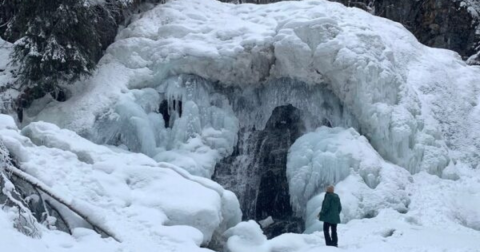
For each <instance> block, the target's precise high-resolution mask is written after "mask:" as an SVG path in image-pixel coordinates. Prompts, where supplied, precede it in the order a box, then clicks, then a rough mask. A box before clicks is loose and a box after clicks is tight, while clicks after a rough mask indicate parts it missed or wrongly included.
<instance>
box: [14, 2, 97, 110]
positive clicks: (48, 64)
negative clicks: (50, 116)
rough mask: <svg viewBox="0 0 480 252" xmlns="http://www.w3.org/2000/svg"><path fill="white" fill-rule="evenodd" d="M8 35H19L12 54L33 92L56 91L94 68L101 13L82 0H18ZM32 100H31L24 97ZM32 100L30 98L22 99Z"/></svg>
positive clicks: (37, 94) (25, 84)
mask: <svg viewBox="0 0 480 252" xmlns="http://www.w3.org/2000/svg"><path fill="white" fill-rule="evenodd" d="M14 2H15V3H16V5H15V6H14V8H15V9H16V10H17V13H16V14H15V15H14V16H13V18H12V20H10V21H9V23H8V27H7V30H6V35H7V37H10V38H12V37H15V36H19V37H20V39H19V40H17V41H16V42H15V44H14V53H13V59H14V62H15V63H17V64H18V75H19V78H18V80H19V81H20V82H21V84H22V86H23V89H24V90H25V89H28V90H29V93H28V94H29V98H30V99H35V98H38V97H41V96H43V95H44V94H45V93H48V92H53V91H55V89H56V88H57V87H58V84H60V83H69V82H72V81H75V80H76V79H78V78H79V77H81V76H82V75H86V74H89V73H90V72H91V71H92V69H94V68H95V64H96V60H97V59H98V58H99V56H100V55H101V48H102V47H101V43H100V36H99V34H98V33H97V32H96V27H95V24H96V23H97V22H98V20H97V19H98V18H97V15H95V12H93V11H92V9H91V8H90V7H89V5H88V3H87V2H85V1H82V0H37V1H34V2H32V1H18V0H17V1H14ZM24 102H25V103H28V102H29V100H28V99H27V100H25V101H24ZM22 105H23V106H28V104H22Z"/></svg>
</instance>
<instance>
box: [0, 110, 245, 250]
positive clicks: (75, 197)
mask: <svg viewBox="0 0 480 252" xmlns="http://www.w3.org/2000/svg"><path fill="white" fill-rule="evenodd" d="M0 119H2V122H3V121H7V122H8V121H11V120H12V119H11V118H8V117H7V116H2V117H1V118H0ZM3 124H4V123H2V125H3ZM0 137H1V139H2V141H3V142H4V143H5V145H6V146H7V148H8V149H9V151H10V153H11V154H12V155H13V156H14V157H15V158H17V160H18V164H19V165H20V167H21V168H22V169H24V170H25V171H26V172H27V173H29V174H30V175H32V176H34V177H36V178H37V179H39V180H40V181H42V182H43V183H44V184H46V185H47V186H48V187H49V188H50V190H52V191H54V192H56V193H58V194H60V195H61V196H62V197H63V198H64V199H67V203H69V204H71V205H73V206H74V207H75V208H77V209H82V211H83V212H87V213H89V214H90V217H89V218H91V219H92V220H95V221H97V222H100V223H104V225H105V226H106V227H107V228H108V230H109V231H110V232H112V233H114V234H115V235H116V236H117V237H119V239H120V240H122V245H121V246H122V248H124V249H125V251H138V250H139V248H140V247H141V248H142V249H147V250H158V249H160V250H162V251H171V250H176V251H207V250H206V249H201V248H199V247H198V246H200V245H201V244H207V243H208V242H209V241H210V240H211V239H212V237H214V236H218V235H219V234H221V233H223V230H226V229H228V228H229V227H231V226H233V225H235V224H237V223H238V222H239V221H240V218H241V212H240V210H239V204H238V200H237V199H236V197H235V196H234V195H233V194H232V193H231V192H228V191H225V190H224V189H223V188H222V187H221V186H219V185H218V184H216V183H215V182H212V181H209V180H204V179H202V178H197V177H195V176H192V175H190V174H188V173H185V172H184V171H183V170H181V169H180V168H177V167H175V166H174V165H172V164H166V163H157V162H156V161H154V160H152V159H150V158H148V157H147V156H145V155H143V154H135V153H128V152H125V151H120V152H117V151H115V150H112V149H110V148H108V147H106V146H99V145H96V144H94V143H92V142H90V141H88V140H86V139H83V138H82V137H80V136H78V135H77V134H76V133H74V132H72V131H69V130H65V129H60V128H58V127H57V126H55V125H52V124H48V123H44V122H37V123H32V124H30V125H28V126H27V127H25V128H23V129H22V131H19V130H18V129H16V128H13V129H12V128H0ZM59 209H60V210H61V212H64V213H65V216H68V218H67V219H68V222H69V224H70V225H71V226H72V227H73V228H75V232H74V237H75V238H76V239H75V240H76V241H74V242H70V243H72V245H70V246H73V247H78V246H92V247H95V246H96V245H88V243H89V242H90V240H93V242H95V243H100V244H104V245H102V246H105V247H106V249H105V250H102V251H116V249H117V248H118V247H119V246H120V245H119V244H117V243H116V242H114V241H113V240H112V239H100V237H96V238H87V237H91V236H92V234H91V233H92V231H88V232H87V231H81V230H83V229H82V228H83V227H85V223H83V222H82V221H81V220H80V219H78V217H76V216H74V215H71V214H69V213H68V210H66V209H64V208H59ZM4 214H5V213H4V212H0V215H1V216H3V215H4ZM133 230H134V231H133ZM52 232H53V231H48V232H47V231H44V233H47V237H43V238H42V241H39V242H38V243H46V244H49V243H50V242H52V241H50V240H49V238H48V236H50V235H51V234H52ZM56 232H59V231H56ZM54 234H56V236H60V237H57V238H56V239H59V240H65V238H62V237H61V236H62V235H59V234H58V233H55V232H54ZM65 236H66V235H65ZM94 236H95V235H94ZM69 239H72V238H69ZM84 240H85V241H84ZM139 246H140V247H139ZM16 251H17V250H16ZM26 251H28V250H26Z"/></svg>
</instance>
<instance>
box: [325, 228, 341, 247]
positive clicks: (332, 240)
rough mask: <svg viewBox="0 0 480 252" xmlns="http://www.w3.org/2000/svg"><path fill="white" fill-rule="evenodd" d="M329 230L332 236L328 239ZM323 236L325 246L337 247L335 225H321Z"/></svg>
mask: <svg viewBox="0 0 480 252" xmlns="http://www.w3.org/2000/svg"><path fill="white" fill-rule="evenodd" d="M330 229H332V236H331V237H330ZM323 234H324V235H325V243H326V244H327V246H335V247H337V246H338V237H337V224H332V223H328V222H324V223H323Z"/></svg>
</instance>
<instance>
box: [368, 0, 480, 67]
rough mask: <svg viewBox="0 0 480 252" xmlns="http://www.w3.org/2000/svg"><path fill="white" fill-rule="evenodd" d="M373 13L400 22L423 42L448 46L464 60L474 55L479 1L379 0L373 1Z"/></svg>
mask: <svg viewBox="0 0 480 252" xmlns="http://www.w3.org/2000/svg"><path fill="white" fill-rule="evenodd" d="M374 2H375V3H374V8H375V14H376V15H378V16H381V17H385V18H388V19H391V20H393V21H397V22H400V23H402V24H403V25H404V26H405V27H406V28H407V29H409V30H410V31H411V32H412V33H413V34H414V35H415V36H416V37H417V39H418V40H419V41H420V42H422V43H423V44H425V45H428V46H432V47H439V48H445V49H450V50H453V51H456V52H458V53H459V54H460V55H461V56H462V57H464V58H465V59H466V58H468V57H469V56H471V55H473V54H475V52H476V51H475V48H476V46H477V44H478V42H479V41H480V34H476V30H477V27H478V19H477V17H476V15H477V12H476V8H478V6H477V5H479V4H480V2H479V1H477V3H475V1H458V0H426V1H410V0H400V1H399V0H381V1H374Z"/></svg>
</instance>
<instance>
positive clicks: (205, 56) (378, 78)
mask: <svg viewBox="0 0 480 252" xmlns="http://www.w3.org/2000/svg"><path fill="white" fill-rule="evenodd" d="M226 24H227V25H226ZM1 43H3V41H1V40H0V44H1ZM4 44H5V43H4ZM6 46H7V47H8V46H10V45H9V44H6ZM7 47H4V48H3V49H2V48H1V47H0V67H2V66H3V67H4V66H5V63H6V62H7V61H6V60H5V54H6V53H5V52H6V51H8V50H10V49H5V48H7ZM8 74H9V73H6V72H4V73H0V85H1V84H2V83H3V82H2V81H8V80H11V76H9V75H8ZM185 74H190V75H195V76H200V77H203V78H205V79H206V80H208V81H210V82H219V83H217V84H219V85H222V86H223V87H225V86H229V87H232V86H234V87H236V88H240V89H247V87H257V86H261V85H262V83H263V82H264V81H265V80H275V79H278V78H289V79H295V80H299V81H303V82H304V83H306V84H307V85H310V86H322V88H325V89H328V90H331V92H333V94H334V95H335V96H336V97H335V99H336V100H338V101H339V102H340V103H341V104H340V105H342V107H345V108H347V109H348V111H349V112H350V113H351V114H352V117H354V119H355V120H356V121H358V124H359V126H358V128H357V130H354V129H331V130H330V129H328V130H327V129H325V128H323V129H322V128H320V129H318V130H317V131H315V132H311V133H309V134H307V135H305V136H304V137H303V138H300V139H299V140H298V141H297V142H296V143H295V144H294V146H293V147H292V149H291V155H290V156H289V160H290V161H291V162H289V173H290V175H289V177H290V178H291V179H292V181H293V182H292V181H291V182H292V184H298V185H300V184H301V180H302V179H303V180H305V182H304V184H303V187H298V188H293V187H292V188H290V190H291V193H292V194H295V195H294V197H296V198H295V199H292V202H293V203H294V204H298V205H300V206H299V207H297V209H299V211H298V212H300V214H306V215H309V216H304V217H305V218H306V221H307V226H308V227H309V229H308V230H307V231H308V233H309V234H303V235H299V234H285V235H282V236H280V237H277V238H274V239H272V240H269V241H267V240H266V239H265V237H264V236H262V234H261V230H260V229H259V228H258V226H256V224H255V223H253V222H242V223H240V224H239V225H237V226H236V227H234V228H233V229H230V230H229V231H227V232H226V233H225V234H224V237H225V238H228V243H227V247H228V250H229V251H230V252H244V251H245V252H247V251H248V252H251V251H254V252H266V251H268V252H287V251H289V252H310V251H312V252H313V251H338V250H339V251H387V252H388V251H414V252H415V251H418V252H437V251H452V252H455V251H465V252H466V251H471V252H478V251H480V169H479V167H480V157H479V155H478V153H479V151H480V145H479V143H480V106H479V105H478V104H479V102H480V101H479V98H480V95H479V92H480V88H479V84H478V80H479V79H480V69H479V67H471V66H467V65H466V64H465V63H464V62H463V61H462V60H461V59H460V57H459V56H458V55H457V54H455V53H453V52H450V51H447V50H440V49H432V48H428V47H425V46H423V45H421V44H419V43H418V42H417V41H416V39H415V38H414V37H413V35H412V34H410V33H409V32H408V31H407V30H406V29H405V28H403V27H402V26H400V25H399V24H397V23H394V22H391V21H388V20H385V19H381V18H378V17H374V16H372V15H370V14H368V13H366V12H363V11H361V10H358V9H354V8H346V7H344V6H342V5H340V4H336V3H331V2H327V1H322V0H313V1H302V2H283V3H278V4H271V5H259V6H257V5H249V4H245V5H232V4H223V3H219V2H217V1H213V0H208V1H207V0H172V1H169V2H168V3H167V4H165V5H159V6H157V7H155V8H153V9H152V10H150V11H147V12H145V13H142V14H139V15H138V16H136V17H135V18H134V22H133V23H132V24H131V25H129V26H128V27H127V28H125V29H124V30H122V31H120V33H119V35H118V37H117V40H116V42H115V43H114V44H112V45H111V46H110V47H109V48H108V50H107V53H106V55H105V56H104V57H103V58H102V60H101V62H100V63H99V67H98V70H97V71H96V72H95V73H94V75H93V76H92V78H89V79H88V80H85V81H82V82H80V83H77V84H76V85H75V86H74V87H73V88H74V89H76V90H72V92H73V95H74V96H73V97H72V98H70V99H69V100H68V101H66V102H64V103H58V102H56V101H53V100H52V99H50V98H48V97H45V98H44V99H41V100H38V101H36V102H35V103H34V104H33V105H32V108H31V109H30V110H28V111H26V114H25V118H26V120H25V122H24V125H22V126H24V128H23V129H21V130H19V129H17V128H16V126H15V125H13V123H12V119H11V118H10V117H7V116H4V115H1V116H0V137H1V139H2V140H3V141H4V142H5V144H6V146H7V147H8V149H9V151H10V152H11V153H12V154H14V155H15V156H16V157H17V158H18V159H19V164H20V166H21V167H22V169H24V170H25V171H26V172H28V173H29V174H31V175H33V176H35V177H37V178H38V179H39V180H41V181H43V182H44V183H45V184H46V185H48V186H50V187H51V188H52V189H54V190H55V191H58V192H61V193H62V194H63V196H64V197H66V198H68V199H70V200H71V202H72V203H75V204H80V205H83V206H85V207H86V208H88V209H91V211H90V212H92V213H94V214H95V218H98V219H101V220H102V222H103V223H105V225H106V226H107V227H108V228H109V229H110V230H112V232H115V233H116V234H117V235H118V237H119V238H120V239H121V240H122V241H123V242H122V243H121V244H120V243H117V242H115V241H114V240H112V239H101V238H100V237H99V236H98V235H96V234H95V233H94V232H93V231H90V230H88V229H85V228H83V225H84V224H82V222H78V220H77V222H78V223H77V224H78V228H76V229H75V232H74V234H73V236H69V235H67V234H64V233H61V232H59V231H51V230H46V229H45V230H43V236H42V238H41V239H31V238H28V237H26V236H23V235H22V234H20V233H18V232H16V231H15V229H13V227H12V225H11V220H12V218H13V216H12V213H11V212H9V211H8V210H7V211H0V238H1V239H2V244H1V245H2V249H3V248H9V249H11V250H13V251H33V250H35V251H55V252H56V251H86V250H93V251H132V252H136V251H181V252H183V251H185V252H187V251H188V252H194V251H209V250H208V249H205V248H200V246H201V244H206V243H207V242H208V241H209V240H210V239H211V238H212V237H214V238H215V237H216V238H218V237H220V236H221V235H222V233H223V231H225V230H227V229H228V228H229V227H231V226H234V225H235V224H236V223H237V222H238V221H239V218H240V213H239V208H238V202H237V201H236V198H235V197H234V196H233V195H232V194H231V193H230V192H228V191H225V190H224V189H222V188H221V187H220V186H218V185H217V184H216V183H213V182H211V181H210V180H208V179H207V178H208V177H209V176H210V175H211V173H212V170H211V168H212V167H213V166H214V163H215V161H216V160H217V159H218V158H221V157H222V156H226V155H228V154H230V153H231V152H232V151H233V146H234V144H235V141H236V139H235V135H236V133H237V131H238V128H239V127H238V126H239V124H241V123H243V122H241V120H242V118H236V117H235V115H234V114H233V112H232V108H231V107H230V104H228V100H226V98H225V97H223V96H222V95H221V94H218V93H213V92H212V91H211V90H210V89H204V90H202V92H205V93H207V95H205V96H202V97H196V98H195V99H194V98H192V96H193V95H194V94H192V90H194V91H197V90H195V89H193V88H192V87H193V85H190V84H191V83H190V84H189V83H187V82H188V81H185V79H183V78H184V75H185ZM273 83H275V82H273ZM182 85H183V86H182ZM160 93H162V94H164V95H166V96H167V97H163V98H166V99H171V97H174V98H176V99H177V100H181V101H183V102H184V103H183V104H185V110H184V111H183V112H184V116H183V117H182V120H179V121H178V123H177V124H176V125H177V126H174V127H173V128H172V129H167V126H166V125H165V122H164V121H163V119H161V116H160V115H159V113H158V111H156V108H158V104H159V103H160V101H161V100H162V97H160ZM315 97H316V96H315ZM202 98H206V99H203V101H202ZM171 100H172V101H173V99H171ZM308 102H316V101H308ZM225 103H227V104H225ZM219 104H221V105H219ZM337 105H338V104H337ZM204 112H205V113H204ZM104 118H107V119H109V120H110V119H111V121H112V122H117V124H115V123H114V124H105V125H104V126H106V127H107V128H108V127H109V126H111V125H113V126H117V125H119V124H120V122H124V125H125V128H122V129H121V130H122V131H120V133H122V134H123V136H125V135H127V137H126V140H125V139H124V140H125V141H124V142H122V146H120V147H121V148H117V147H111V146H110V147H107V146H102V145H98V144H94V143H92V142H90V141H89V140H87V139H84V138H82V137H80V136H79V135H77V133H78V134H82V135H84V136H90V137H91V136H94V135H95V133H98V132H95V130H98V124H97V123H98V121H101V120H102V119H104ZM262 118H268V115H263V117H262ZM116 120H117V121H116ZM122 120H123V121H122ZM35 121H47V122H51V123H53V124H49V123H45V122H35ZM239 121H240V122H239ZM260 121H261V120H260ZM31 122H33V123H31ZM333 126H345V125H333ZM70 130H72V131H70ZM358 132H361V133H362V134H363V135H364V136H361V135H360V134H359V133H358ZM114 133H118V132H114ZM167 135H168V136H167ZM115 136H116V135H115ZM100 137H101V136H100ZM128 137H130V138H128ZM132 139H133V140H132ZM367 139H368V140H367ZM95 140H98V139H95ZM129 140H131V141H130V142H129ZM129 144H130V145H129ZM125 145H129V146H125ZM133 147H138V149H135V148H133ZM126 148H130V149H131V150H135V151H137V152H142V153H144V154H145V155H144V154H138V153H132V152H128V151H125V150H124V149H126ZM292 153H293V154H292ZM147 155H148V156H150V157H148V156H147ZM165 156H168V158H170V160H167V161H170V162H172V163H175V164H177V165H179V166H181V168H183V169H181V168H178V167H177V166H175V165H172V164H168V163H158V162H157V161H158V160H165V159H166V157H165ZM153 158H157V161H155V160H154V159H153ZM292 160H293V161H292ZM328 165H331V166H338V169H337V170H328V169H325V168H324V167H323V166H328ZM475 168H476V169H475ZM185 170H188V171H189V172H190V173H192V174H198V175H202V176H204V177H207V178H200V177H196V176H192V175H190V174H189V173H187V172H185ZM407 171H410V172H411V174H414V175H411V174H410V173H408V172H407ZM297 172H298V173H297ZM306 179H310V181H306ZM299 180H300V182H299ZM328 181H330V182H332V183H334V182H335V183H338V184H337V192H338V193H339V194H340V197H341V198H342V200H343V203H344V205H345V213H344V214H343V216H342V217H343V218H344V221H345V222H346V221H347V220H348V222H347V223H345V224H341V225H340V226H339V232H340V248H338V249H336V248H326V247H325V246H324V241H323V238H322V233H321V232H318V230H319V228H320V225H321V223H319V222H317V221H316V220H314V219H312V215H314V214H315V212H316V211H318V206H319V200H318V199H320V198H321V194H320V192H321V190H322V187H323V183H325V182H328ZM295 189H299V190H295ZM306 202H308V203H306ZM305 204H306V205H305ZM361 217H371V218H363V219H358V218H361ZM72 219H73V220H72V221H75V218H74V217H72ZM4 237H5V240H4Z"/></svg>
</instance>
